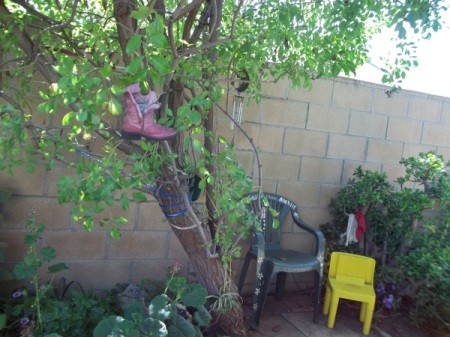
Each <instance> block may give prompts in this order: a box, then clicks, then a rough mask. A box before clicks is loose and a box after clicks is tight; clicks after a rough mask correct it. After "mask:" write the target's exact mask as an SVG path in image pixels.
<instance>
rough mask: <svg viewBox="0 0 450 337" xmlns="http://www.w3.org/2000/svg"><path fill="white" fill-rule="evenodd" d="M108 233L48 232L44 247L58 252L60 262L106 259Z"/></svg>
mask: <svg viewBox="0 0 450 337" xmlns="http://www.w3.org/2000/svg"><path fill="white" fill-rule="evenodd" d="M108 235H109V234H108V231H106V230H100V231H91V232H86V231H47V232H45V233H44V240H43V245H44V246H51V247H53V248H54V249H55V250H56V258H57V260H58V261H92V260H102V259H104V258H105V257H106V242H107V237H108Z"/></svg>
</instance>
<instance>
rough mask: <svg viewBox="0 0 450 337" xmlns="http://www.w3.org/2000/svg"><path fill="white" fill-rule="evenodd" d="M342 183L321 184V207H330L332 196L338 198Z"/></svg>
mask: <svg viewBox="0 0 450 337" xmlns="http://www.w3.org/2000/svg"><path fill="white" fill-rule="evenodd" d="M341 188H342V186H340V185H321V187H320V194H319V207H320V208H326V207H329V205H330V202H331V198H334V199H335V198H336V197H337V194H338V192H339V191H340V190H341Z"/></svg>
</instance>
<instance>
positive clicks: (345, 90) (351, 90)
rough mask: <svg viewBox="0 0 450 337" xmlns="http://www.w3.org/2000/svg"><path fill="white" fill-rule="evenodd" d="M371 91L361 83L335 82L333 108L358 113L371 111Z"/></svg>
mask: <svg viewBox="0 0 450 337" xmlns="http://www.w3.org/2000/svg"><path fill="white" fill-rule="evenodd" d="M372 100H373V89H372V88H370V87H367V86H363V85H361V82H358V81H352V82H350V83H349V82H336V83H335V84H334V92H333V101H332V102H333V103H332V104H333V106H334V107H338V108H347V109H354V110H360V111H371V108H372Z"/></svg>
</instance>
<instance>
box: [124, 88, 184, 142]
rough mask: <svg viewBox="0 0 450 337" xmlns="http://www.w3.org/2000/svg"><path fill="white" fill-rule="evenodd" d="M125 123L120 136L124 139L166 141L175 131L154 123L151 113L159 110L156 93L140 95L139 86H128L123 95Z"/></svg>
mask: <svg viewBox="0 0 450 337" xmlns="http://www.w3.org/2000/svg"><path fill="white" fill-rule="evenodd" d="M124 99H125V121H124V123H123V126H122V130H121V134H122V137H123V138H124V139H128V140H139V139H141V137H144V138H145V139H148V140H156V141H160V140H167V139H170V138H172V137H174V136H175V135H176V134H177V131H176V130H175V129H172V128H167V127H165V126H162V125H160V124H158V123H156V122H155V120H154V117H153V113H154V111H155V110H156V109H159V107H160V104H159V103H158V101H157V96H156V93H155V92H153V91H150V92H149V93H148V94H147V95H142V94H141V93H140V87H139V84H137V83H136V84H132V85H130V86H129V87H128V88H127V89H126V91H125V94H124Z"/></svg>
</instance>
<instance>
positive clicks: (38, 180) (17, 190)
mask: <svg viewBox="0 0 450 337" xmlns="http://www.w3.org/2000/svg"><path fill="white" fill-rule="evenodd" d="M45 173H46V171H45V169H44V166H43V165H42V164H36V171H35V172H34V173H28V172H26V171H25V169H24V168H23V167H17V168H15V169H14V175H13V176H10V175H8V174H7V173H6V172H4V171H1V172H0V186H1V188H2V189H5V190H8V191H10V192H11V193H12V194H17V195H30V196H36V195H43V193H44V184H45Z"/></svg>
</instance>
